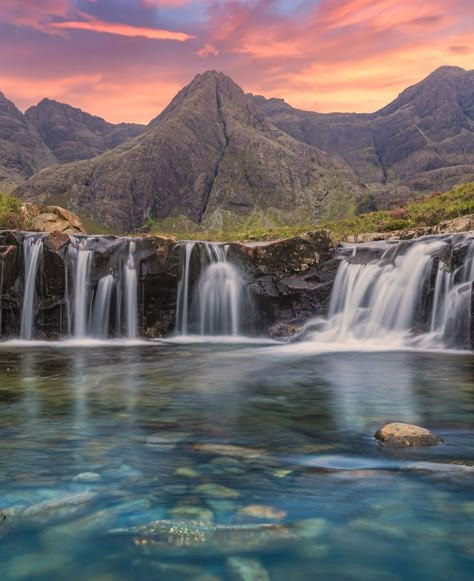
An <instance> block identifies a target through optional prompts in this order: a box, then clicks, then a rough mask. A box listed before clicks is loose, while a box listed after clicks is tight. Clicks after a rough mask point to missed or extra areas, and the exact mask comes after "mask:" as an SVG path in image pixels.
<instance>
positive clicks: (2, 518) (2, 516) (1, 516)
mask: <svg viewBox="0 0 474 581" xmlns="http://www.w3.org/2000/svg"><path fill="white" fill-rule="evenodd" d="M4 520H7V517H6V515H4V514H3V512H2V511H1V510H0V523H2V522H3V521H4Z"/></svg>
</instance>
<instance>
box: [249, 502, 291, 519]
mask: <svg viewBox="0 0 474 581" xmlns="http://www.w3.org/2000/svg"><path fill="white" fill-rule="evenodd" d="M239 516H241V517H247V518H252V519H260V520H272V521H280V520H283V519H284V518H285V517H286V512H285V511H284V510H278V509H277V508H274V507H273V506H266V505H261V504H249V505H248V506H244V507H243V508H241V509H240V510H239Z"/></svg>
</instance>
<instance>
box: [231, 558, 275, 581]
mask: <svg viewBox="0 0 474 581" xmlns="http://www.w3.org/2000/svg"><path fill="white" fill-rule="evenodd" d="M226 568H227V572H228V574H229V578H230V579H231V581H270V576H269V575H268V573H267V571H266V569H265V567H264V566H263V565H262V563H261V562H260V561H258V560H257V559H244V558H242V557H229V559H227V561H226Z"/></svg>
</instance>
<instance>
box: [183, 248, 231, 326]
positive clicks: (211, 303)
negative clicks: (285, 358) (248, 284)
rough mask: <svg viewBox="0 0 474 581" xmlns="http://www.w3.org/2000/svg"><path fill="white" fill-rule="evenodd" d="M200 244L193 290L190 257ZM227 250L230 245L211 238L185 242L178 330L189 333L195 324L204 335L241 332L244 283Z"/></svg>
mask: <svg viewBox="0 0 474 581" xmlns="http://www.w3.org/2000/svg"><path fill="white" fill-rule="evenodd" d="M197 248H199V249H200V250H201V251H202V253H201V272H200V275H199V279H198V282H197V284H195V285H194V288H193V291H191V259H192V255H193V252H194V251H195V249H197ZM227 251H228V247H227V246H223V245H221V244H216V243H212V242H201V243H195V242H188V243H186V244H185V247H184V260H183V262H182V265H183V266H182V271H181V279H180V282H179V285H178V295H177V319H176V331H177V333H178V334H180V335H182V336H190V334H191V327H194V328H195V329H196V331H197V332H198V333H199V334H200V335H201V336H216V335H217V336H230V337H238V336H239V332H240V319H241V309H242V306H243V305H242V303H243V301H242V287H243V284H242V277H241V275H240V272H239V270H238V269H237V268H236V266H234V265H233V264H232V263H230V262H229V261H228V260H227Z"/></svg>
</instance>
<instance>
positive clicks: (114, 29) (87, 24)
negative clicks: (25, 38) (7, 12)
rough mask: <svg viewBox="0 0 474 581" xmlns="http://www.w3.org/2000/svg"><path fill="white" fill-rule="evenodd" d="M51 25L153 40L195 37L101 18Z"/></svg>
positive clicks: (183, 39) (52, 25) (53, 23)
mask: <svg viewBox="0 0 474 581" xmlns="http://www.w3.org/2000/svg"><path fill="white" fill-rule="evenodd" d="M50 26H51V27H52V28H57V29H61V30H88V31H91V32H105V33H107V34H117V35H119V36H128V37H142V38H149V39H153V40H177V41H179V42H185V41H186V40H190V39H191V38H194V37H193V36H191V35H190V34H186V33H185V32H174V31H171V30H161V29H159V28H146V27H140V26H130V25H129V24H117V23H114V22H102V21H100V20H87V21H82V20H81V21H65V22H52V23H51V24H50Z"/></svg>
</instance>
